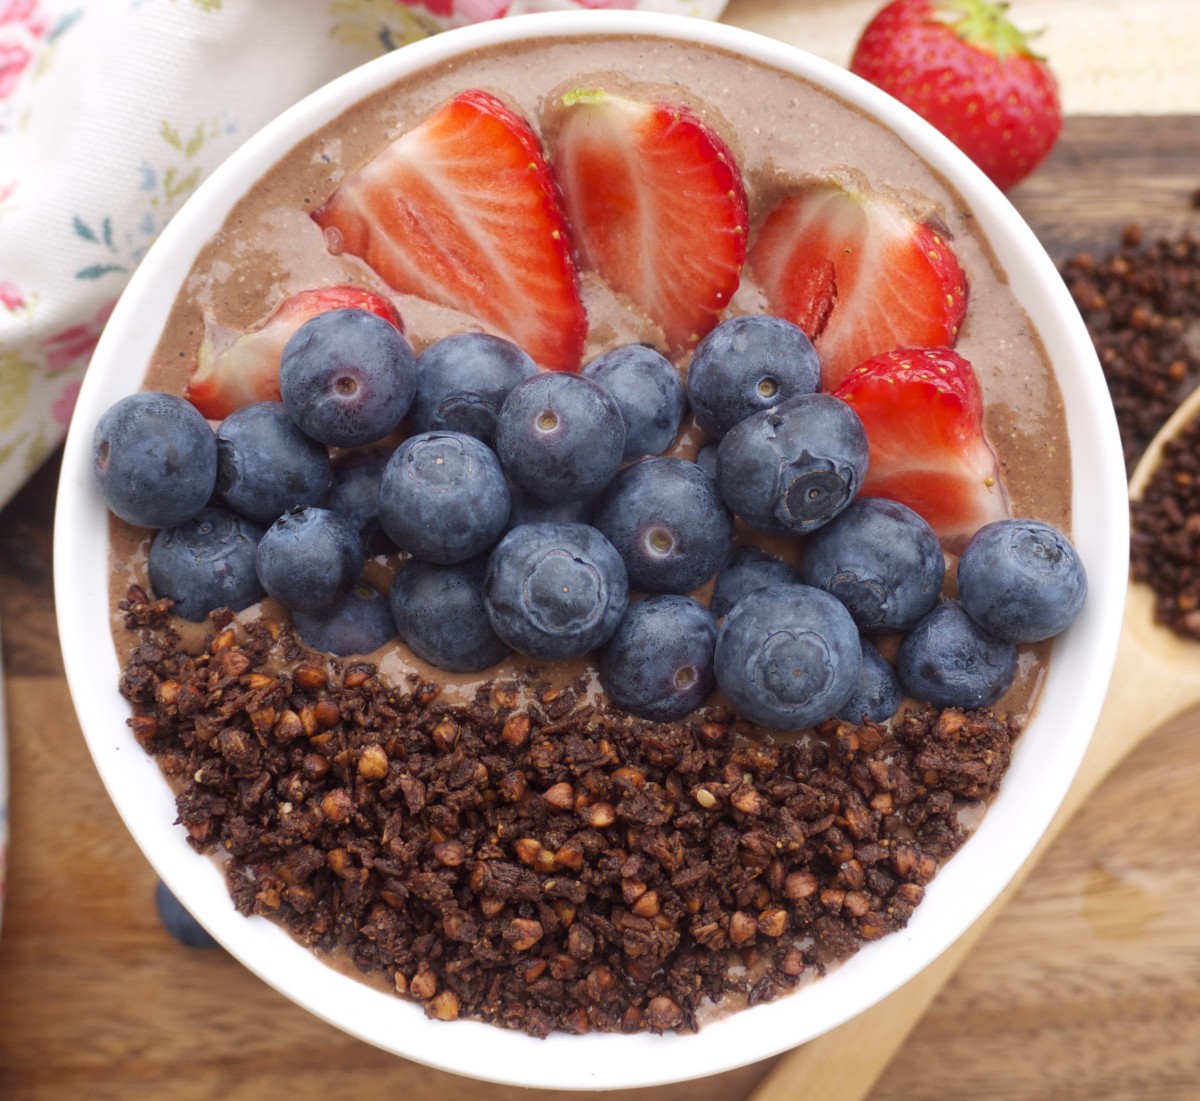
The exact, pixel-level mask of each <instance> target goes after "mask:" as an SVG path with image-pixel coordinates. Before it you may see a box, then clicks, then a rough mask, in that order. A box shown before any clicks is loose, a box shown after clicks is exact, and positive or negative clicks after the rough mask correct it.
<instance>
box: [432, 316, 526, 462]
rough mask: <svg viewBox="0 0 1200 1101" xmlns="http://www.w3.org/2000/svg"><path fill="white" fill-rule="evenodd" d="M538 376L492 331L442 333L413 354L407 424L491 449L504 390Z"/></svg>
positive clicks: (520, 354) (513, 347)
mask: <svg viewBox="0 0 1200 1101" xmlns="http://www.w3.org/2000/svg"><path fill="white" fill-rule="evenodd" d="M536 374H537V364H536V363H534V362H533V360H532V359H530V358H529V356H527V355H526V354H525V353H524V352H523V351H522V350H521V349H520V348H518V347H517V346H516V345H515V344H514V343H513V342H512V341H511V340H503V339H501V338H500V337H498V336H492V335H491V334H490V333H456V334H455V335H453V336H446V337H442V339H441V340H435V341H434V342H433V343H432V344H430V345H429V347H427V348H426V349H425V350H424V351H423V352H422V353H421V354H420V355H419V356H417V396H416V398H415V399H414V400H413V404H412V408H411V409H410V410H409V412H408V422H409V424H410V425H411V426H412V428H413V430H414V431H416V432H435V431H438V430H440V429H446V430H447V431H450V432H465V433H466V434H467V435H468V436H474V437H475V438H476V439H478V440H482V441H483V442H484V443H486V444H487V445H488V447H492V446H493V445H494V444H495V442H496V416H497V414H498V413H499V412H500V406H502V405H503V404H504V399H505V398H506V397H508V392H509V391H510V390H511V389H512V388H513V387H514V386H516V384H517V383H518V382H520V381H521V380H522V379H527V378H529V377H530V376H531V375H536Z"/></svg>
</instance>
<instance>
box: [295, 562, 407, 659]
mask: <svg viewBox="0 0 1200 1101" xmlns="http://www.w3.org/2000/svg"><path fill="white" fill-rule="evenodd" d="M292 623H293V625H294V626H295V628H296V633H297V634H298V635H299V636H300V641H301V642H303V643H304V645H305V646H307V647H308V648H309V649H310V650H323V651H325V653H327V654H336V655H337V656H338V657H342V658H344V657H349V656H350V655H351V654H370V653H373V652H374V651H375V650H378V649H379V648H380V647H381V646H385V645H386V644H387V643H388V642H390V641H391V640H392V639H394V638H395V637H396V622H395V620H394V619H392V609H391V607H390V605H389V604H388V600H387V597H385V596H384V595H383V594H382V593H381V592H379V591H378V590H377V589H373V588H372V587H371V586H370V585H368V584H367V583H366V582H365V581H359V582H356V583H355V584H354V585H352V586H351V587H350V591H349V592H348V593H346V595H345V596H343V597H340V598H339V599H337V600H335V601H334V602H333V603H332V604H330V605H329V607H328V608H321V609H318V610H317V611H311V612H304V611H299V610H297V611H294V612H293V613H292Z"/></svg>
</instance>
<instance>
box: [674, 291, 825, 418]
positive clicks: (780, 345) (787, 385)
mask: <svg viewBox="0 0 1200 1101" xmlns="http://www.w3.org/2000/svg"><path fill="white" fill-rule="evenodd" d="M820 387H821V361H820V359H818V357H817V353H816V350H815V349H814V348H813V345H812V341H811V340H809V339H808V337H807V336H806V335H805V334H804V330H803V329H801V328H800V327H799V326H797V325H793V324H792V323H791V322H790V321H784V320H783V319H782V318H779V317H769V316H767V315H766V314H754V315H747V316H744V317H731V318H730V319H729V320H728V321H722V322H721V324H720V325H718V326H717V327H716V328H715V329H713V330H712V332H710V333H709V334H708V335H707V336H706V337H705V338H704V339H703V340H702V341H700V343H699V344H698V345H697V346H696V351H695V353H694V354H693V356H692V361H691V363H690V364H689V365H688V374H687V396H688V400H689V401H690V402H691V405H692V415H693V416H694V417H695V418H696V423H697V424H698V425H699V426H700V427H701V428H703V429H704V430H705V431H706V432H708V433H710V434H711V435H713V436H716V437H717V439H720V438H721V437H722V436H724V435H725V433H726V432H728V431H729V430H730V429H731V428H732V427H733V426H734V425H735V424H737V423H738V422H739V421H742V420H745V419H746V418H747V417H748V416H750V415H751V414H752V413H759V412H762V411H763V410H766V409H774V408H775V406H777V405H778V404H779V403H780V402H783V401H786V400H787V399H788V398H790V397H793V396H795V395H796V394H812V393H815V392H816V391H817V390H819V389H820Z"/></svg>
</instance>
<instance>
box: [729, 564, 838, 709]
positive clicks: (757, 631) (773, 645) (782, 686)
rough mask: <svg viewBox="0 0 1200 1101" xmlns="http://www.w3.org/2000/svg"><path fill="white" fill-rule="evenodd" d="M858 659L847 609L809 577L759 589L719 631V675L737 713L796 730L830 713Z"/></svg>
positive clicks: (744, 600) (731, 614)
mask: <svg viewBox="0 0 1200 1101" xmlns="http://www.w3.org/2000/svg"><path fill="white" fill-rule="evenodd" d="M861 664H862V645H861V643H860V642H859V634H858V628H857V627H855V626H854V620H853V619H851V618H850V613H849V612H848V611H846V609H845V608H844V607H843V606H842V604H841V603H840V602H839V601H837V600H835V599H834V598H833V597H832V596H830V595H829V594H828V593H826V592H822V591H821V590H820V589H814V588H812V587H811V586H809V585H772V586H769V587H768V588H765V589H757V590H756V591H754V592H752V593H750V594H749V595H748V596H744V597H743V598H742V599H741V600H739V601H738V603H737V604H736V605H734V607H733V610H732V611H731V612H730V613H729V614H728V615H727V616H726V617H725V619H724V621H723V622H722V623H721V626H720V628H719V630H718V631H717V648H716V653H715V667H716V674H717V683H718V684H719V685H720V686H721V689H722V690H723V691H724V693H725V695H726V696H727V697H728V698H729V702H730V703H731V704H732V705H733V707H734V709H735V710H736V711H737V712H738V713H739V714H740V715H741V716H742V717H743V718H745V719H747V720H749V721H750V722H752V723H757V724H758V725H759V726H765V727H769V728H771V729H774V730H801V729H804V728H806V727H810V726H815V725H816V724H817V723H820V722H823V721H824V720H825V719H828V718H829V717H830V716H832V715H836V714H837V712H838V711H839V710H840V709H841V707H842V705H843V704H845V702H846V701H847V700H848V699H849V698H850V696H851V694H852V693H853V692H854V690H855V687H856V686H857V684H858V671H859V666H860V665H861Z"/></svg>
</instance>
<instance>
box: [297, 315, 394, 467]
mask: <svg viewBox="0 0 1200 1101" xmlns="http://www.w3.org/2000/svg"><path fill="white" fill-rule="evenodd" d="M279 390H280V395H281V397H282V398H283V404H284V405H285V406H287V411H288V412H289V413H290V414H291V416H292V419H293V420H294V421H295V422H296V423H297V424H298V425H299V426H300V427H301V429H303V431H304V433H305V434H306V435H308V436H311V437H312V438H313V439H314V440H319V441H320V442H321V443H324V444H328V445H329V446H330V447H361V446H362V445H363V444H366V443H370V442H371V441H372V440H378V439H381V438H382V437H384V436H386V435H388V434H389V433H391V432H394V431H395V430H396V428H397V427H399V425H400V422H401V421H402V420H403V419H404V417H405V414H407V413H408V409H409V406H410V405H412V400H413V395H414V394H415V393H416V390H417V369H416V362H415V358H414V356H413V353H412V349H411V348H410V347H409V346H408V341H407V340H405V339H404V337H403V336H402V335H401V334H400V333H399V332H397V331H396V328H395V326H393V325H389V324H388V323H387V322H386V321H384V320H383V319H382V318H380V317H377V316H376V315H375V314H373V313H369V312H368V311H367V310H355V309H349V310H331V311H329V312H328V313H323V314H319V315H318V316H316V317H314V318H313V319H312V320H311V321H306V322H305V323H304V324H303V325H301V326H300V328H299V329H297V330H296V332H295V334H294V335H293V336H292V338H291V340H289V341H288V342H287V344H286V345H285V346H284V349H283V356H282V358H281V359H280V365H279Z"/></svg>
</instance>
